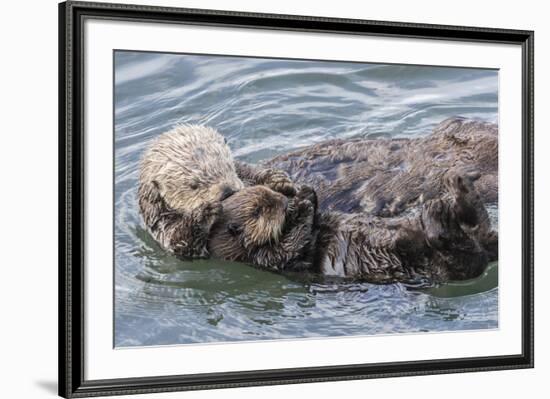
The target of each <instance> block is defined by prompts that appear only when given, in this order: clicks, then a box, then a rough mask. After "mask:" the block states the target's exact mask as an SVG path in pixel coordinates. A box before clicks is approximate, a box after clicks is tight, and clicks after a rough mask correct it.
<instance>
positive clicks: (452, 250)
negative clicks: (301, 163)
mask: <svg viewBox="0 0 550 399" xmlns="http://www.w3.org/2000/svg"><path fill="white" fill-rule="evenodd" d="M444 179H445V186H446V187H447V192H446V194H445V195H444V196H442V197H440V198H437V199H432V200H429V201H427V202H426V203H424V204H423V205H422V207H421V210H420V212H419V214H417V215H416V216H409V217H400V218H397V217H394V218H381V217H375V216H369V215H367V214H344V213H340V212H327V211H325V212H320V213H317V212H316V196H315V192H314V191H313V190H312V189H311V188H309V187H307V186H302V187H301V188H300V189H299V190H298V193H297V194H296V195H295V196H294V197H293V198H292V199H290V200H288V199H286V198H285V197H284V196H282V195H280V194H276V193H274V192H273V191H271V190H269V189H266V188H264V187H250V188H247V189H244V190H242V191H240V192H239V193H236V194H235V195H233V196H232V197H229V198H228V199H226V200H224V201H223V202H222V206H223V218H222V219H220V223H217V224H216V225H215V226H214V228H213V229H212V232H211V236H210V239H209V247H210V251H211V254H212V255H213V256H215V257H218V258H223V259H228V260H237V261H242V262H246V263H251V264H253V265H256V266H260V267H264V268H267V269H270V270H274V271H279V272H289V271H291V272H293V271H301V272H303V271H309V272H312V273H317V274H321V275H324V276H338V277H348V278H356V279H361V280H365V281H369V282H373V283H393V282H419V281H422V282H429V283H436V282H445V281H449V280H464V279H469V278H473V277H476V276H478V275H479V274H481V273H482V271H483V270H484V268H485V267H486V266H487V263H488V261H489V260H490V259H494V258H495V257H496V250H497V248H496V243H497V241H498V238H497V235H496V233H495V232H493V231H491V230H490V225H489V218H488V215H487V212H486V210H485V207H484V206H483V203H482V199H481V198H480V196H479V194H478V193H477V191H476V190H475V187H474V186H473V184H472V182H471V179H469V178H468V177H465V176H462V175H458V174H455V173H449V174H447V175H445V176H444Z"/></svg>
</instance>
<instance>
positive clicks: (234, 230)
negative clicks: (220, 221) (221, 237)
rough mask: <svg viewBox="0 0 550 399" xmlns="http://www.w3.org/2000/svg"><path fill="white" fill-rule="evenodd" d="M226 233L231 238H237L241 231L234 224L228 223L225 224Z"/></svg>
mask: <svg viewBox="0 0 550 399" xmlns="http://www.w3.org/2000/svg"><path fill="white" fill-rule="evenodd" d="M227 232H228V233H229V234H231V235H232V236H238V235H239V234H241V232H242V229H241V227H240V226H239V225H238V224H236V223H228V224H227Z"/></svg>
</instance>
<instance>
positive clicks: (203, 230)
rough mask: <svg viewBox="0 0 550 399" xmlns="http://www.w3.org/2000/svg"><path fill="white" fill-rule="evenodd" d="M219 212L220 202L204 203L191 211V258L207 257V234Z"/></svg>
mask: <svg viewBox="0 0 550 399" xmlns="http://www.w3.org/2000/svg"><path fill="white" fill-rule="evenodd" d="M221 214H222V204H221V203H220V202H210V203H206V204H204V205H203V206H201V207H200V208H198V209H196V210H194V211H193V212H192V214H191V219H192V224H191V236H192V240H191V242H192V245H191V247H190V254H189V256H190V257H191V258H207V257H208V249H207V244H208V236H209V234H210V230H211V229H212V226H213V225H214V223H216V221H217V220H218V218H219V217H220V215H221Z"/></svg>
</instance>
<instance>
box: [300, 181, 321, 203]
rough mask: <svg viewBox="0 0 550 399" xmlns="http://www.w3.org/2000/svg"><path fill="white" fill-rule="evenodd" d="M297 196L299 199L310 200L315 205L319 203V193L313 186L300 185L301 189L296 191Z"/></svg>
mask: <svg viewBox="0 0 550 399" xmlns="http://www.w3.org/2000/svg"><path fill="white" fill-rule="evenodd" d="M296 198H297V199H298V200H299V201H309V202H311V203H312V204H313V205H314V206H315V205H317V194H316V193H315V190H314V189H313V187H311V186H307V185H303V186H300V188H299V190H298V191H297V193H296Z"/></svg>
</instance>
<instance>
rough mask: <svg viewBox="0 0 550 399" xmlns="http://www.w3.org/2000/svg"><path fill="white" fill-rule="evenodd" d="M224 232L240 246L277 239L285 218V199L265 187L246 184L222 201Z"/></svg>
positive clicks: (260, 243) (250, 246) (247, 247)
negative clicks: (246, 185) (247, 185)
mask: <svg viewBox="0 0 550 399" xmlns="http://www.w3.org/2000/svg"><path fill="white" fill-rule="evenodd" d="M222 206H223V220H224V225H225V229H226V231H227V233H228V234H229V235H230V236H232V237H234V239H236V240H237V241H238V242H239V243H240V244H241V245H242V246H243V247H244V248H246V249H252V248H254V247H259V246H262V245H264V244H267V243H269V242H276V241H278V239H279V237H280V235H281V232H282V229H283V226H284V223H285V217H286V211H287V206H288V200H287V198H286V197H285V196H284V195H282V194H279V193H277V192H275V191H273V190H271V189H269V188H267V187H265V186H253V187H246V188H244V189H242V190H240V191H239V192H237V193H235V194H234V195H233V196H231V197H229V198H227V199H226V200H225V201H223V202H222Z"/></svg>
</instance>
